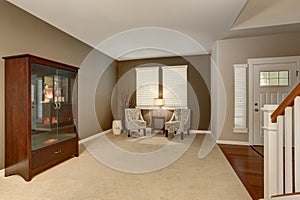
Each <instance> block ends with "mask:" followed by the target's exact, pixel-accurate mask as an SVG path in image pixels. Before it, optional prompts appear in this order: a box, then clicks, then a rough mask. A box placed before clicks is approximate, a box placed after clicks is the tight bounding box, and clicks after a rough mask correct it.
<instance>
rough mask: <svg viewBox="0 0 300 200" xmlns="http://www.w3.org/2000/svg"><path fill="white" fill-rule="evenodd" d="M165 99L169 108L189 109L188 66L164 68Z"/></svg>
mask: <svg viewBox="0 0 300 200" xmlns="http://www.w3.org/2000/svg"><path fill="white" fill-rule="evenodd" d="M162 85H163V98H164V100H165V105H166V106H169V107H187V65H182V66H166V67H162Z"/></svg>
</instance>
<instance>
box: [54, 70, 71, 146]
mask: <svg viewBox="0 0 300 200" xmlns="http://www.w3.org/2000/svg"><path fill="white" fill-rule="evenodd" d="M57 72H58V73H57V76H56V77H55V79H54V102H55V104H56V107H57V109H56V111H57V119H56V121H57V130H58V139H59V140H60V141H62V140H66V139H70V138H73V137H76V127H75V122H74V119H76V117H74V113H76V112H73V103H74V101H73V91H74V88H75V79H76V73H75V72H72V71H67V70H62V69H58V70H57Z"/></svg>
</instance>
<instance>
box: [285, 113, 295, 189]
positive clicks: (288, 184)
mask: <svg viewBox="0 0 300 200" xmlns="http://www.w3.org/2000/svg"><path fill="white" fill-rule="evenodd" d="M284 118H285V193H286V194H288V193H292V192H293V178H292V176H293V171H292V166H293V164H292V146H293V145H292V129H293V120H292V118H293V108H292V107H286V108H285V111H284Z"/></svg>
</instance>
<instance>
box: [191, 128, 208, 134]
mask: <svg viewBox="0 0 300 200" xmlns="http://www.w3.org/2000/svg"><path fill="white" fill-rule="evenodd" d="M190 133H192V134H211V131H210V130H195V129H191V130H190Z"/></svg>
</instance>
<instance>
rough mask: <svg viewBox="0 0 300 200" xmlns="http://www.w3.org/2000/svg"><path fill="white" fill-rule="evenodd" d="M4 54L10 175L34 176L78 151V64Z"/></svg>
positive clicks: (8, 169)
mask: <svg viewBox="0 0 300 200" xmlns="http://www.w3.org/2000/svg"><path fill="white" fill-rule="evenodd" d="M4 59H5V81H6V84H5V102H6V103H5V104H6V112H5V117H6V122H5V142H6V145H5V175H6V176H8V175H12V174H19V175H21V176H23V177H24V179H25V180H27V181H29V180H31V178H32V176H33V175H34V174H37V173H39V172H40V171H42V170H44V169H46V168H49V167H51V166H53V165H55V164H56V163H58V162H61V161H63V160H65V159H67V158H70V157H72V156H73V155H75V156H78V134H77V131H76V130H77V129H76V123H77V121H76V120H77V81H76V76H77V71H78V68H75V67H72V66H69V65H65V64H62V63H58V62H54V61H50V60H47V59H44V58H39V57H36V56H32V55H19V56H10V57H5V58H4ZM16 77H18V78H16ZM29 77H30V78H29ZM16 88H18V89H17V90H16ZM9 119H14V120H9ZM24 161H25V162H24Z"/></svg>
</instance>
